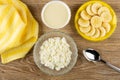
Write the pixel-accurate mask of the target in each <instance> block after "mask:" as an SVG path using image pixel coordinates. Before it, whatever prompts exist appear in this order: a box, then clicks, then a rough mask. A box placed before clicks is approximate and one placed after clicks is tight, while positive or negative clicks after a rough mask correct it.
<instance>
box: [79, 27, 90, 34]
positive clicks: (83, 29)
mask: <svg viewBox="0 0 120 80" xmlns="http://www.w3.org/2000/svg"><path fill="white" fill-rule="evenodd" d="M79 29H80V31H81V32H82V33H87V32H89V31H90V30H91V27H90V26H89V27H79Z"/></svg>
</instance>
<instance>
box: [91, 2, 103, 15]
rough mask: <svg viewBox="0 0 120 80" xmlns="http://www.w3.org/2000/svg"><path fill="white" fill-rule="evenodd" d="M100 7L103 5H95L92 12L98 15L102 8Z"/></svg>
mask: <svg viewBox="0 0 120 80" xmlns="http://www.w3.org/2000/svg"><path fill="white" fill-rule="evenodd" d="M100 7H102V5H101V4H100V3H97V2H96V3H94V4H93V5H92V8H91V10H92V12H93V13H94V14H97V13H98V9H99V8H100Z"/></svg>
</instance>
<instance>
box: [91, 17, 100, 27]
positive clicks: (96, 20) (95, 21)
mask: <svg viewBox="0 0 120 80" xmlns="http://www.w3.org/2000/svg"><path fill="white" fill-rule="evenodd" d="M91 25H92V27H95V28H98V27H101V25H102V18H101V17H99V16H93V17H92V18H91Z"/></svg>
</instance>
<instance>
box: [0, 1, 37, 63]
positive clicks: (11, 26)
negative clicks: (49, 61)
mask: <svg viewBox="0 0 120 80" xmlns="http://www.w3.org/2000/svg"><path fill="white" fill-rule="evenodd" d="M37 38H38V23H37V21H36V20H35V19H34V18H33V16H32V15H31V13H30V11H29V9H28V8H27V6H26V5H25V4H24V3H22V2H21V1H20V0H0V55H1V59H2V60H1V61H2V63H3V64H5V63H8V62H10V61H13V60H16V59H19V58H23V57H24V56H25V55H26V54H27V53H28V51H29V50H30V49H31V48H32V46H33V45H34V43H35V42H36V40H37Z"/></svg>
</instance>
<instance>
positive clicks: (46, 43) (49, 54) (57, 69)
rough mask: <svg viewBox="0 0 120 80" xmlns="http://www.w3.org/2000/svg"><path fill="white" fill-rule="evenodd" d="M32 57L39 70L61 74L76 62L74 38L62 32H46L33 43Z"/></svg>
mask: <svg viewBox="0 0 120 80" xmlns="http://www.w3.org/2000/svg"><path fill="white" fill-rule="evenodd" d="M33 57H34V61H35V63H36V65H37V66H38V68H40V70H41V71H42V72H44V73H46V74H49V75H62V74H65V73H67V72H69V71H70V70H71V69H72V68H73V67H74V65H75V64H76V61H77V57H78V49H77V46H76V44H75V42H74V40H73V39H72V38H71V37H70V36H69V35H67V34H65V33H63V32H57V31H54V32H48V33H46V34H44V35H42V36H41V37H40V38H39V39H38V41H37V43H36V44H35V47H34V51H33Z"/></svg>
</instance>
